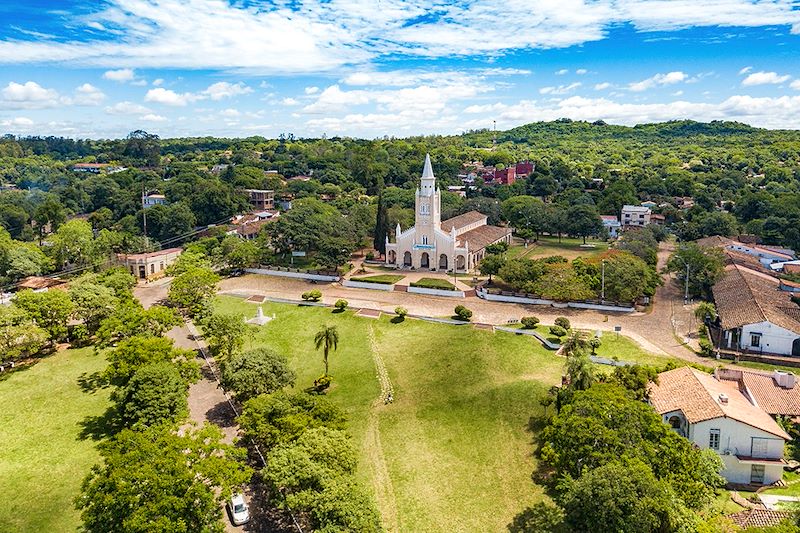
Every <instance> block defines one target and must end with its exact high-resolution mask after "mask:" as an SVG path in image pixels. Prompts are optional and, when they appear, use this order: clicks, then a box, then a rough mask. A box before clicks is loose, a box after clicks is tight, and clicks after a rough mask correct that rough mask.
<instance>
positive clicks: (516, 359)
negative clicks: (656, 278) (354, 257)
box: [219, 297, 657, 533]
mask: <svg viewBox="0 0 800 533" xmlns="http://www.w3.org/2000/svg"><path fill="white" fill-rule="evenodd" d="M219 307H220V310H221V311H224V312H244V313H246V314H247V313H252V311H253V310H252V304H248V303H245V302H243V301H242V300H238V299H235V298H231V297H220V298H219ZM264 307H265V312H266V314H268V315H272V313H275V315H276V319H275V320H273V321H271V322H269V323H268V324H267V325H266V326H263V327H262V328H260V329H259V330H258V331H257V333H255V334H254V335H251V336H250V338H249V341H248V347H255V346H261V345H268V346H271V347H273V348H274V349H276V350H278V351H279V352H281V353H283V354H285V355H286V356H287V357H288V358H289V360H290V364H291V366H292V367H293V368H294V369H295V370H296V372H297V374H298V383H297V388H304V387H307V386H309V385H310V384H311V383H312V381H313V380H314V379H315V378H316V377H318V376H319V375H320V374H322V369H323V368H322V360H321V359H322V357H321V355H320V354H319V353H318V352H316V351H315V350H314V346H313V337H314V333H315V332H316V331H317V330H318V329H319V328H320V327H321V326H322V325H324V324H330V325H336V326H337V327H338V328H339V335H340V343H339V349H338V351H336V352H334V353H332V354H331V356H330V365H331V366H330V371H331V374H332V375H333V378H334V385H333V387H332V388H331V389H330V391H329V397H330V399H331V400H332V401H334V402H336V403H337V404H338V405H340V406H341V407H342V408H343V409H344V410H346V411H347V413H348V415H349V417H350V431H351V433H352V434H353V436H354V442H355V443H356V444H357V446H358V448H359V450H360V467H359V475H360V476H362V478H363V479H364V481H365V482H366V483H367V484H369V485H371V486H372V488H373V492H374V494H375V497H376V500H377V501H378V504H379V508H380V510H381V513H382V515H383V517H384V521H385V524H386V526H387V529H388V530H389V531H409V532H410V531H425V532H448V533H449V532H454V531H504V530H505V526H506V525H507V524H508V523H509V522H510V521H511V520H512V518H513V517H514V516H515V515H516V514H517V513H519V512H520V511H522V510H523V509H524V508H525V507H527V506H529V505H531V504H532V503H535V502H536V501H540V500H541V499H542V498H543V497H544V496H543V494H542V489H541V487H539V486H537V485H535V484H534V483H533V482H532V481H531V472H532V471H533V470H534V469H535V467H536V461H535V459H534V457H533V455H532V454H533V450H534V447H533V444H532V441H533V438H534V435H533V434H532V433H530V432H529V430H528V427H529V422H530V421H531V417H532V416H534V417H535V416H537V415H540V414H541V412H542V407H541V406H540V405H539V403H538V398H539V397H541V396H542V395H543V394H545V393H546V391H547V390H548V388H549V387H550V386H552V385H555V384H558V383H560V378H561V373H562V371H563V364H564V359H563V358H561V357H557V356H555V355H554V353H553V352H551V351H548V350H545V349H544V348H543V347H542V346H541V344H540V343H539V342H538V341H536V340H535V339H534V338H532V337H529V336H525V335H514V334H509V333H500V332H498V333H496V334H495V333H491V332H489V331H485V330H477V329H475V328H473V327H470V326H450V325H443V324H434V323H430V322H425V321H421V320H410V319H407V320H405V321H402V322H399V323H398V322H397V321H396V318H394V317H383V318H381V319H379V320H375V319H370V318H362V317H356V316H354V315H353V314H352V313H351V312H350V311H347V312H344V313H332V312H331V310H330V309H325V308H308V307H300V306H293V305H287V304H275V303H267V304H264ZM392 320H394V322H393V321H392ZM628 342H630V341H628ZM609 344H611V343H609ZM623 344H624V343H622V342H619V343H617V344H615V346H618V347H620V346H622V345H623ZM631 346H634V345H633V344H629V345H625V346H624V350H622V348H620V351H623V352H624V353H625V355H626V357H628V358H632V357H633V354H632V353H631V351H632V348H631ZM611 348H612V347H611V346H609V348H608V349H609V350H610V349H611ZM373 350H375V351H376V352H377V353H378V354H380V356H381V357H382V358H383V361H384V363H385V365H386V368H387V369H388V373H389V376H390V378H391V380H392V383H393V385H394V395H395V402H394V403H393V404H390V405H388V406H386V405H384V404H383V402H382V401H380V400H379V399H378V396H379V395H380V389H379V385H378V380H377V379H376V374H375V366H374V363H373ZM601 350H602V349H601ZM601 353H602V352H601ZM641 357H643V358H647V359H648V360H649V359H650V357H651V356H645V355H643V356H641ZM621 358H622V357H621ZM652 358H654V359H655V358H657V356H652ZM387 481H388V482H387Z"/></svg>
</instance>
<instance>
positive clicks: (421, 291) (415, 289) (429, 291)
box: [408, 285, 465, 298]
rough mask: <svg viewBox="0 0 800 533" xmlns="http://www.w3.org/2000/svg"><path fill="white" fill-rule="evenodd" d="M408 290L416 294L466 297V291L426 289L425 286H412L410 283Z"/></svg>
mask: <svg viewBox="0 0 800 533" xmlns="http://www.w3.org/2000/svg"><path fill="white" fill-rule="evenodd" d="M408 292H413V293H415V294H427V295H429V296H447V297H448V298H464V296H465V295H464V291H445V290H442V289H426V288H425V287H412V286H410V285H409V287H408Z"/></svg>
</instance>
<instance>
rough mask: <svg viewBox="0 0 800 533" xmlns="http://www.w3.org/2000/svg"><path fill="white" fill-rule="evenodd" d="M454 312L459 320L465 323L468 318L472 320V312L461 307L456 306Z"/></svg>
mask: <svg viewBox="0 0 800 533" xmlns="http://www.w3.org/2000/svg"><path fill="white" fill-rule="evenodd" d="M454 312H455V314H456V316H457V317H458V319H459V320H464V321H465V322H466V321H469V319H470V318H472V311H470V310H469V309H467V308H466V307H465V306H463V305H457V306H456V307H455V310H454Z"/></svg>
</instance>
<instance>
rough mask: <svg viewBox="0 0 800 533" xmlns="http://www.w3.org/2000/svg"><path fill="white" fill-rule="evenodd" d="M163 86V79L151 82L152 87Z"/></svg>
mask: <svg viewBox="0 0 800 533" xmlns="http://www.w3.org/2000/svg"><path fill="white" fill-rule="evenodd" d="M163 84H164V78H156V79H154V80H153V87H160V86H162V85H163Z"/></svg>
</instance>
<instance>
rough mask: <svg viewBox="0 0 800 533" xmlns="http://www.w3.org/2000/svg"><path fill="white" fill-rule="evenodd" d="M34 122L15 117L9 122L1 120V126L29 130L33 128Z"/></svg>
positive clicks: (26, 118)
mask: <svg viewBox="0 0 800 533" xmlns="http://www.w3.org/2000/svg"><path fill="white" fill-rule="evenodd" d="M33 124H34V123H33V121H32V120H31V119H29V118H28V117H15V118H12V119H8V120H0V126H2V127H4V128H27V127H28V126H33Z"/></svg>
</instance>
